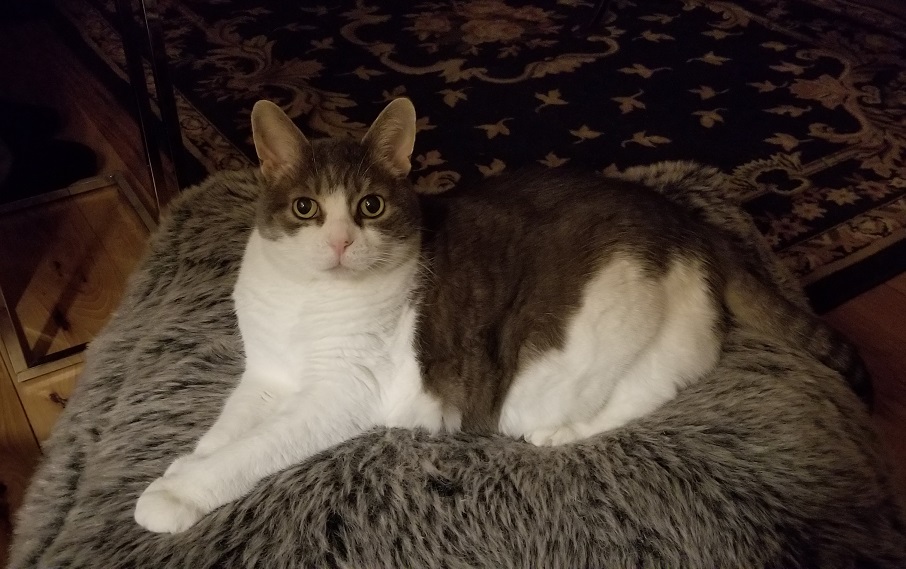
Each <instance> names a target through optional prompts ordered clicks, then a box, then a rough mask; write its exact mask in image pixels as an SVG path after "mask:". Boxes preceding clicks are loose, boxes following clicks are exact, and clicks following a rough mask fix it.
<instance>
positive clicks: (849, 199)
mask: <svg viewBox="0 0 906 569" xmlns="http://www.w3.org/2000/svg"><path fill="white" fill-rule="evenodd" d="M826 197H827V199H828V200H829V201H832V202H834V203H835V204H837V205H846V204H854V203H856V202H857V201H859V196H858V195H856V193H855V192H853V190H852V188H834V189H832V190H829V191H828V192H827V196H826Z"/></svg>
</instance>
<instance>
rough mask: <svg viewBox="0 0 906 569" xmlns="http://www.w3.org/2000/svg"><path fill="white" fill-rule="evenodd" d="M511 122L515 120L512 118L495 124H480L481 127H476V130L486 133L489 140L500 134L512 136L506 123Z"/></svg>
mask: <svg viewBox="0 0 906 569" xmlns="http://www.w3.org/2000/svg"><path fill="white" fill-rule="evenodd" d="M511 120H513V119H512V118H505V119H500V120H499V121H497V122H496V123H494V124H480V125H478V126H476V127H475V128H480V129H482V130H483V131H484V132H485V134H487V135H488V138H489V139H491V138H495V137H496V136H497V135H498V134H502V135H504V136H507V135H508V134H510V129H509V128H508V127H507V126H506V121H511Z"/></svg>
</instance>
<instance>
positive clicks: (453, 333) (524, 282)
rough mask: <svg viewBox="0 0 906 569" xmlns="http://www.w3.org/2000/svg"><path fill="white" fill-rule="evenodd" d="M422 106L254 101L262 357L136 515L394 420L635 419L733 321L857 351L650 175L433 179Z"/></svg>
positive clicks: (152, 525)
mask: <svg viewBox="0 0 906 569" xmlns="http://www.w3.org/2000/svg"><path fill="white" fill-rule="evenodd" d="M415 123H416V118H415V110H414V109H413V107H412V104H411V103H410V102H409V101H408V100H406V99H397V100H395V101H393V102H391V103H390V104H389V105H388V106H387V108H386V109H385V110H384V111H383V112H382V113H381V115H380V116H379V117H378V118H377V120H376V121H375V122H374V124H373V125H372V126H371V128H370V130H369V131H368V133H367V134H366V135H365V137H364V138H363V139H362V141H361V142H355V141H345V140H319V141H316V142H314V143H310V142H309V141H308V140H307V139H306V138H305V137H304V136H303V135H302V133H301V132H300V131H299V130H298V129H297V128H296V127H295V126H294V125H293V123H292V121H290V119H289V118H288V117H287V116H286V115H285V114H284V113H283V111H282V110H281V109H280V108H279V107H277V106H276V105H274V104H272V103H269V102H266V101H261V102H259V103H257V104H256V105H255V107H254V110H253V112H252V126H253V132H254V141H255V146H256V149H257V152H258V156H259V157H260V159H261V174H262V182H263V190H262V193H261V197H260V202H259V204H258V210H257V212H258V213H257V220H256V223H255V228H254V230H253V231H252V234H251V237H250V238H249V241H248V246H247V248H246V251H245V256H244V257H243V260H242V266H241V269H240V272H239V277H238V281H237V283H236V288H235V291H234V294H233V297H234V300H235V303H236V313H237V317H238V321H239V329H240V332H241V335H242V340H243V342H244V347H245V357H246V367H245V372H244V374H243V376H242V378H241V380H240V382H239V384H238V386H237V387H236V389H235V391H234V392H233V393H232V394H231V395H230V397H229V398H228V400H227V402H226V405H225V407H224V409H223V411H222V413H221V415H220V417H219V419H217V421H216V423H214V425H213V426H212V427H211V429H210V430H209V431H208V432H207V433H206V434H205V435H204V436H203V437H202V438H201V439H200V440H199V441H198V444H197V446H196V448H195V450H194V452H193V453H191V454H189V455H186V456H183V457H180V458H178V459H177V460H176V461H175V462H173V464H172V465H171V466H170V467H169V468H168V469H167V471H166V472H165V473H164V475H163V476H162V477H161V478H158V479H157V480H155V481H154V482H153V483H152V484H151V485H150V486H149V487H148V488H147V489H146V490H145V491H144V493H143V494H142V495H141V497H140V498H139V500H138V503H137V505H136V510H135V519H136V520H137V521H138V523H139V524H141V525H142V526H144V527H145V528H147V529H149V530H151V531H156V532H180V531H183V530H185V529H186V528H188V527H190V526H191V525H193V524H194V523H195V522H197V521H198V520H199V519H200V518H201V517H202V516H204V515H205V514H206V513H208V512H210V511H212V510H213V509H215V508H217V507H219V506H221V505H223V504H226V503H228V502H230V501H233V500H236V499H237V498H239V497H241V496H243V495H244V494H246V493H248V492H249V491H250V490H251V489H252V488H253V487H254V486H255V485H256V484H257V483H258V482H260V481H261V480H262V479H263V478H265V477H267V476H269V475H271V474H274V473H276V472H278V471H280V470H282V469H285V468H287V467H288V466H290V465H292V464H294V463H297V462H299V461H302V460H303V459H305V458H306V457H309V456H311V455H313V454H315V453H317V452H320V451H323V450H325V449H327V448H329V447H331V446H332V445H336V444H338V443H340V442H342V441H344V440H347V439H349V438H351V437H354V436H356V435H358V434H360V433H363V432H365V431H367V430H369V429H372V428H374V427H378V426H385V427H405V428H422V429H427V430H428V431H431V432H438V431H442V430H457V429H464V430H471V431H484V432H495V431H496V432H500V433H504V434H506V435H509V436H512V437H516V438H518V437H523V438H525V440H527V441H528V442H530V443H533V444H535V445H559V444H564V443H569V442H572V441H576V440H578V439H582V438H585V437H589V436H592V435H595V434H598V433H602V432H604V431H607V430H609V429H614V428H617V427H619V426H621V425H624V424H625V423H627V422H628V421H631V420H633V419H636V418H638V417H641V416H643V415H645V414H647V413H650V412H651V411H653V410H655V409H656V408H657V407H659V406H660V405H662V404H663V403H665V402H667V401H668V400H670V399H671V398H673V397H674V396H675V395H676V393H677V391H678V390H679V389H681V388H682V387H683V386H685V385H688V384H689V383H690V382H694V381H696V380H697V379H699V378H701V377H702V376H703V375H705V374H707V373H708V372H709V371H710V370H712V369H713V368H714V366H715V365H716V363H717V360H718V357H719V355H720V351H721V346H722V341H723V338H724V335H725V329H726V327H727V326H728V325H729V323H730V322H731V321H732V320H734V319H735V320H736V321H737V322H738V323H739V324H740V325H750V326H756V327H758V328H760V329H762V330H763V331H765V332H767V333H769V334H774V335H778V334H780V335H784V336H786V337H787V338H788V339H791V340H792V341H794V342H798V343H799V344H800V345H801V346H802V347H803V349H805V350H808V351H810V352H812V353H813V354H814V355H815V356H817V357H819V358H820V359H822V360H823V361H825V362H826V363H827V364H828V365H830V366H832V367H834V368H836V369H838V370H839V371H843V372H845V371H847V370H850V368H855V367H856V366H857V364H858V360H857V357H856V356H855V354H854V353H853V352H852V351H851V350H850V349H848V348H847V346H846V345H845V344H842V343H839V342H838V341H837V340H836V338H835V337H834V336H833V333H832V332H831V331H830V330H828V329H827V328H825V327H824V326H822V325H821V323H820V322H819V321H818V320H816V319H814V318H812V317H810V316H809V315H808V314H807V313H805V312H802V311H800V310H798V309H796V308H795V307H793V306H792V305H790V304H789V303H787V302H786V301H784V300H783V299H781V298H780V297H778V296H777V295H775V294H774V293H773V292H772V291H771V289H770V288H769V287H767V286H765V285H763V284H762V283H761V282H760V281H759V280H758V279H757V278H755V277H754V276H753V275H752V273H750V272H748V271H746V270H744V269H743V268H742V267H741V265H740V262H739V261H738V260H737V259H736V257H735V255H734V252H733V250H732V246H731V245H730V244H729V242H728V241H727V240H726V239H724V238H723V237H722V236H721V234H719V233H718V232H717V231H716V230H714V229H713V228H711V227H709V226H707V225H705V224H703V223H701V222H699V221H696V220H695V219H694V218H693V217H692V216H691V215H690V214H689V213H688V212H687V211H686V210H684V209H683V208H681V207H680V206H678V205H676V204H675V203H673V202H671V201H670V200H668V199H666V198H664V197H662V196H661V195H660V194H658V193H656V192H654V191H653V190H650V189H647V188H645V187H643V186H639V185H632V184H629V183H626V182H620V181H616V180H608V179H606V178H601V177H595V176H587V177H573V176H564V175H555V174H545V175H534V174H532V175H522V176H513V177H509V178H503V179H500V180H499V181H497V182H495V183H493V184H491V185H489V186H485V187H483V188H480V189H475V190H465V191H453V192H449V193H448V194H443V195H438V196H419V195H417V194H416V191H415V189H414V188H413V186H412V185H411V184H410V182H409V181H408V180H407V175H408V173H409V171H410V169H411V165H410V156H411V154H412V150H413V145H414V142H415V131H416V124H415ZM838 348H839V350H838ZM302 499H304V497H302Z"/></svg>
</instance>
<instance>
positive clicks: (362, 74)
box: [352, 65, 384, 81]
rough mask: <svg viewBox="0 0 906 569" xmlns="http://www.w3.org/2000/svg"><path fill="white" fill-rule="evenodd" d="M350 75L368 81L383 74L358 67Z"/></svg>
mask: <svg viewBox="0 0 906 569" xmlns="http://www.w3.org/2000/svg"><path fill="white" fill-rule="evenodd" d="M352 74H353V75H355V76H356V77H358V78H359V79H363V80H365V81H368V80H369V79H371V78H372V77H377V76H378V75H383V74H384V72H383V71H378V70H377V69H366V68H365V67H362V66H361V65H359V66H358V67H356V68H355V70H354V71H353V72H352Z"/></svg>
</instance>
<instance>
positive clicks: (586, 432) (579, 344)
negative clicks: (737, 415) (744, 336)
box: [525, 262, 722, 445]
mask: <svg viewBox="0 0 906 569" xmlns="http://www.w3.org/2000/svg"><path fill="white" fill-rule="evenodd" d="M601 276H606V272H604V273H602V275H601ZM599 284H606V281H604V280H602V279H601V278H600V277H599V278H597V279H595V280H594V281H592V284H591V286H590V287H589V294H590V297H589V298H591V299H600V298H606V297H607V296H606V295H607V294H608V290H607V289H605V288H601V287H599V286H598V285H599ZM639 284H640V283H638V282H636V283H635V291H634V290H632V289H627V288H625V287H624V288H623V289H622V290H620V289H618V288H617V289H615V290H616V291H617V292H618V293H619V294H620V296H621V297H622V298H623V301H624V302H625V303H626V305H627V306H629V307H635V308H626V309H623V312H622V313H621V312H620V310H619V309H618V308H617V307H615V306H613V305H607V304H604V303H602V302H600V301H598V302H592V301H587V302H586V304H585V305H584V306H583V308H582V310H581V311H580V313H579V314H578V315H577V317H576V320H575V322H574V324H573V327H572V328H571V329H570V336H569V338H568V341H567V348H566V350H564V352H563V356H562V359H563V365H562V371H561V372H560V373H561V376H563V375H566V374H574V375H573V377H572V378H569V379H567V383H568V384H569V385H571V386H572V389H574V390H575V391H576V393H577V394H578V396H575V397H573V399H572V402H571V410H572V412H571V413H569V414H567V415H565V418H564V420H562V421H560V422H559V424H556V423H555V424H548V425H542V426H540V428H533V429H531V430H530V431H529V432H528V433H526V437H525V438H526V440H527V441H529V442H531V443H533V444H536V445H560V444H566V443H570V442H573V441H576V440H580V439H584V438H587V437H589V436H592V435H595V434H598V433H602V432H604V431H608V430H611V429H615V428H617V427H620V426H622V425H624V424H626V423H628V422H629V421H631V420H633V419H636V418H639V417H642V416H644V415H647V414H649V413H651V412H652V411H654V410H655V409H657V408H658V407H660V406H661V405H663V404H664V403H666V402H667V401H669V400H671V399H673V398H674V397H675V396H676V393H677V391H678V390H679V388H680V387H682V386H683V385H685V384H687V383H689V382H691V381H694V380H696V379H698V378H700V377H701V376H702V375H704V374H705V373H707V372H708V371H710V370H711V369H713V367H714V366H715V365H716V363H717V359H718V357H719V355H720V346H721V343H722V332H721V329H720V326H719V325H718V320H719V316H720V308H719V306H718V304H717V301H716V300H715V298H714V295H713V293H712V292H711V290H710V287H709V285H708V282H707V280H706V278H705V275H704V274H703V273H702V272H701V271H700V270H699V269H698V268H697V267H695V266H693V265H688V264H684V263H681V262H677V263H675V264H674V265H673V266H672V267H671V269H670V271H669V272H668V273H667V275H666V276H665V278H664V280H663V281H662V282H661V283H660V284H659V285H658V286H657V287H653V288H652V289H649V295H648V296H647V298H646V297H645V295H644V294H640V293H639V291H641V292H644V288H642V287H639V286H638V285H639ZM646 307H647V310H646ZM589 346H591V348H589ZM574 370H581V372H579V373H576V371H574ZM565 397H566V395H564V398H565Z"/></svg>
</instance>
